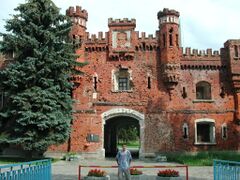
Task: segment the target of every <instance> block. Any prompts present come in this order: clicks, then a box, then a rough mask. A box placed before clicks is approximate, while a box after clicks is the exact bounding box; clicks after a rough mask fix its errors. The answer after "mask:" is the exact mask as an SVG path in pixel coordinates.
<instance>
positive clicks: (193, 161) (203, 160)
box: [167, 151, 240, 166]
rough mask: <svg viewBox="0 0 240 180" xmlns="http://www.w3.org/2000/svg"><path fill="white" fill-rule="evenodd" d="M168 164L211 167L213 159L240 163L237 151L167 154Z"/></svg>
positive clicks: (239, 155) (239, 154) (239, 153)
mask: <svg viewBox="0 0 240 180" xmlns="http://www.w3.org/2000/svg"><path fill="white" fill-rule="evenodd" d="M167 159H168V161H169V162H177V163H181V164H185V165H189V166H212V165H213V160H214V159H221V160H228V161H240V152H237V151H206V152H197V153H194V154H190V153H168V154H167Z"/></svg>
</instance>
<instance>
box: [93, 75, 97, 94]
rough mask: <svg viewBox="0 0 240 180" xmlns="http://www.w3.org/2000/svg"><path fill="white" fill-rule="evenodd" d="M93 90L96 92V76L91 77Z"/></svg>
mask: <svg viewBox="0 0 240 180" xmlns="http://www.w3.org/2000/svg"><path fill="white" fill-rule="evenodd" d="M93 88H94V90H95V91H97V77H96V76H94V77H93Z"/></svg>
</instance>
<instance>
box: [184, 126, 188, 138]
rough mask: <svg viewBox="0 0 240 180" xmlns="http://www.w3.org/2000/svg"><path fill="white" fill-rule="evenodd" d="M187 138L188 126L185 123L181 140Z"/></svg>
mask: <svg viewBox="0 0 240 180" xmlns="http://www.w3.org/2000/svg"><path fill="white" fill-rule="evenodd" d="M187 138H188V125H187V123H184V124H183V139H187Z"/></svg>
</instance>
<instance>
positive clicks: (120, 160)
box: [116, 144, 132, 180]
mask: <svg viewBox="0 0 240 180" xmlns="http://www.w3.org/2000/svg"><path fill="white" fill-rule="evenodd" d="M116 160H117V164H118V179H119V180H123V175H125V179H126V180H130V179H131V176H130V164H131V161H132V155H131V153H130V151H129V150H127V147H126V145H125V144H123V145H122V150H120V151H118V153H117V156H116Z"/></svg>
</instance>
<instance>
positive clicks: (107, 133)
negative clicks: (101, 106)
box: [102, 108, 144, 156]
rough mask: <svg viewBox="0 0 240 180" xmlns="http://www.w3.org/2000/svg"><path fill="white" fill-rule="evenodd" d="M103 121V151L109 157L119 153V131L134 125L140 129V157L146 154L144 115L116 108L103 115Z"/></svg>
mask: <svg viewBox="0 0 240 180" xmlns="http://www.w3.org/2000/svg"><path fill="white" fill-rule="evenodd" d="M102 120H103V123H102V124H103V136H102V137H103V138H102V140H103V142H102V145H103V150H104V152H105V154H107V155H114V154H116V151H117V129H118V128H119V127H121V126H123V125H133V126H135V127H137V128H138V129H139V134H140V148H139V156H141V154H142V153H143V152H144V149H143V146H142V145H143V144H144V114H142V113H140V112H138V111H135V110H132V109H127V108H114V109H111V110H109V111H106V112H104V113H103V114H102Z"/></svg>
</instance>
